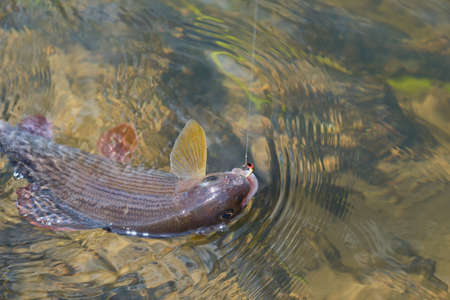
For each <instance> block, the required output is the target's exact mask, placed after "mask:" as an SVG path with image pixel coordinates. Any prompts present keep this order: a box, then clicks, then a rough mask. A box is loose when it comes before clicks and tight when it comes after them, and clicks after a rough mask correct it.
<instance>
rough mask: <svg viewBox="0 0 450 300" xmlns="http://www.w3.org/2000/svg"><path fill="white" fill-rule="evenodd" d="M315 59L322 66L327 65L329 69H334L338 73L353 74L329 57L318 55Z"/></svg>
mask: <svg viewBox="0 0 450 300" xmlns="http://www.w3.org/2000/svg"><path fill="white" fill-rule="evenodd" d="M314 58H315V59H316V60H317V61H318V62H319V63H321V64H323V65H326V66H327V67H330V68H332V69H335V70H337V71H340V72H342V73H345V74H351V73H352V72H351V71H350V70H348V69H346V68H345V67H344V66H342V65H341V64H339V63H338V62H336V61H334V60H331V59H330V58H329V57H326V56H320V55H316V56H314Z"/></svg>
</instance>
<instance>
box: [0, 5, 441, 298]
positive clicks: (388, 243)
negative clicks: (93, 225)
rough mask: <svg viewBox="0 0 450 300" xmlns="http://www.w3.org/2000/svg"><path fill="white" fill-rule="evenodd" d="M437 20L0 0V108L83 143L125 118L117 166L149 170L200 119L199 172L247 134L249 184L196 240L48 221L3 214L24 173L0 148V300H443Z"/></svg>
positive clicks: (225, 158)
mask: <svg viewBox="0 0 450 300" xmlns="http://www.w3.org/2000/svg"><path fill="white" fill-rule="evenodd" d="M449 14H450V5H449V3H448V1H445V0H430V1H419V0H410V1H404V0H380V1H373V0H364V1H361V0H359V1H353V0H344V1H336V0H322V1H297V0H296V1H281V0H279V1H263V0H258V1H255V0H253V1H212V0H203V1H161V2H158V1H126V0H123V1H112V0H111V1H106V0H105V1H82V0H79V1H60V0H53V1H44V0H15V1H6V0H5V1H1V3H0V70H1V72H0V113H1V119H3V120H7V121H8V122H10V123H12V124H17V123H18V122H20V120H21V119H23V118H24V117H26V116H28V115H35V114H41V115H45V116H46V117H47V118H48V119H49V120H50V121H51V122H52V123H53V125H54V128H55V134H54V136H55V139H56V140H57V141H58V142H59V143H62V144H66V145H70V146H74V147H78V148H81V149H83V150H86V151H90V152H95V151H96V150H95V149H96V143H97V140H98V138H99V136H100V135H101V134H102V133H103V132H105V131H106V130H108V129H109V128H112V127H114V126H116V125H117V124H120V123H122V122H125V121H126V122H130V123H132V124H134V125H135V127H136V130H137V132H138V136H139V137H138V147H137V151H136V153H135V154H134V158H133V161H132V163H133V164H136V165H140V164H143V165H145V166H148V167H152V168H163V169H167V168H168V157H169V153H170V150H171V147H172V145H173V141H174V140H175V138H176V136H177V134H178V133H179V131H180V130H181V129H182V127H183V125H184V123H185V122H186V121H187V120H189V119H191V118H192V119H196V120H197V121H199V122H200V123H201V124H202V125H203V127H204V128H205V130H206V133H207V138H208V145H209V154H208V171H209V172H213V171H224V170H231V169H232V168H234V167H238V166H240V165H241V164H242V163H243V160H244V155H245V148H246V147H245V146H246V133H247V132H248V140H249V147H248V148H249V160H251V161H253V162H254V163H255V166H256V174H257V176H258V178H259V179H260V191H259V193H258V194H257V195H256V197H255V199H254V201H253V203H252V205H251V207H250V208H249V209H248V210H247V211H246V214H245V216H243V217H242V218H241V219H240V220H239V221H238V222H237V223H236V224H234V225H233V226H231V228H230V229H229V231H228V232H225V233H217V234H214V235H212V236H208V237H199V236H189V237H184V238H176V239H139V238H132V237H126V236H119V235H115V234H111V233H107V232H104V231H101V230H93V231H85V232H70V233H67V232H52V231H49V230H46V229H40V228H37V227H34V226H32V225H30V224H28V223H27V222H26V221H25V220H23V219H22V218H21V217H20V216H19V215H18V212H17V209H16V205H15V200H16V193H15V190H16V189H17V188H18V187H20V186H24V185H25V184H26V183H25V182H24V181H20V180H16V179H14V178H13V176H12V174H13V171H12V169H11V168H10V167H9V166H8V164H7V160H6V159H2V160H1V161H0V163H1V166H2V168H1V170H0V184H1V186H2V192H1V201H2V203H3V204H2V205H1V207H0V210H1V214H0V282H1V289H0V292H1V296H0V297H1V298H24V299H26V298H52V299H53V298H54V299H61V298H73V297H79V298H93V299H122V298H127V299H128V298H130V299H214V298H218V299H222V298H226V299H229V298H231V299H233V298H236V299H241V298H243V299H245V298H248V299H274V298H279V299H308V300H309V299H447V298H448V297H449V295H448V284H450V252H449V251H448V249H449V248H450V218H449V211H450V203H449V202H448V199H449V197H448V195H450V184H449V181H450V151H449V150H450V147H449V146H450V124H449V117H448V116H449V115H450V106H449V103H450V101H449V98H450V96H449V95H450V82H449V74H450V72H449V71H450V70H449V69H450V65H449V62H450V60H449V54H450V53H449V50H448V49H450V47H449V39H448V36H449V33H450V24H449V19H448V16H449ZM249 104H250V105H249ZM446 195H447V196H446Z"/></svg>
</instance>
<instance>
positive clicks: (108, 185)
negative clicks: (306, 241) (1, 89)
mask: <svg viewBox="0 0 450 300" xmlns="http://www.w3.org/2000/svg"><path fill="white" fill-rule="evenodd" d="M0 152H1V153H3V154H5V155H6V156H8V158H9V159H10V161H11V162H12V164H13V165H15V168H16V170H18V173H20V174H22V175H23V176H24V177H25V178H26V179H28V180H29V181H30V183H31V184H30V185H29V186H28V187H27V188H22V189H21V190H19V191H18V195H19V197H18V208H19V212H20V214H21V215H23V216H24V217H25V218H27V219H28V220H29V221H30V222H31V223H33V224H35V225H38V226H41V227H49V228H52V229H59V230H80V229H91V228H105V229H107V230H109V231H113V232H117V233H121V234H129V235H138V236H154V237H166V236H175V235H180V234H185V233H191V232H199V231H204V230H209V229H211V228H212V229H214V228H219V227H220V226H223V225H224V224H226V223H228V222H229V221H230V220H231V219H232V218H233V217H234V216H235V215H237V214H239V212H240V211H241V210H242V208H243V206H245V204H246V203H247V202H248V200H249V198H251V197H252V196H253V194H254V193H255V192H256V188H257V180H256V177H254V175H253V174H251V175H248V174H246V173H245V171H244V170H241V169H234V171H233V172H224V173H216V174H209V175H208V176H206V174H205V170H206V139H205V136H204V132H203V129H202V128H201V127H200V125H198V123H197V122H195V121H190V122H188V124H187V125H186V127H185V129H184V130H183V132H182V133H181V134H180V136H179V137H178V139H177V141H176V142H175V146H174V149H173V151H172V154H171V172H163V171H158V170H151V169H143V168H133V167H131V166H129V165H124V164H121V163H117V162H114V161H112V160H110V159H108V158H106V157H103V156H99V155H94V154H89V153H86V152H83V151H81V150H79V149H76V148H71V147H68V146H64V145H59V144H56V143H55V142H53V141H51V140H49V139H48V138H45V137H41V136H37V135H35V134H33V133H30V132H28V131H26V130H22V129H20V128H17V127H13V126H11V125H9V124H8V123H5V122H3V121H0Z"/></svg>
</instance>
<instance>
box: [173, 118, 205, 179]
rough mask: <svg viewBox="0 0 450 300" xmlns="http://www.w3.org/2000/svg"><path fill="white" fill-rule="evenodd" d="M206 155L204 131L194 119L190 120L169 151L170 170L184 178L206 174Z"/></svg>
mask: <svg viewBox="0 0 450 300" xmlns="http://www.w3.org/2000/svg"><path fill="white" fill-rule="evenodd" d="M206 155H207V145H206V136H205V131H204V130H203V128H202V127H201V126H200V124H198V123H197V122H196V121H194V120H190V121H189V122H187V124H186V126H184V129H183V130H182V131H181V133H180V135H179V136H178V138H177V140H176V141H175V145H174V146H173V149H172V153H170V171H171V172H172V173H173V174H175V175H177V176H179V177H184V178H187V177H194V178H196V177H197V178H198V177H203V176H205V175H206Z"/></svg>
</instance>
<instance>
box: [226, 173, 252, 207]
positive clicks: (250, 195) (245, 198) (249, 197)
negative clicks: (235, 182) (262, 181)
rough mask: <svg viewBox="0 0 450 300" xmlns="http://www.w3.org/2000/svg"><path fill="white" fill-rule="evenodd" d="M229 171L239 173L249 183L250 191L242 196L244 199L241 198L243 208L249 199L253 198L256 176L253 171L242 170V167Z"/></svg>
mask: <svg viewBox="0 0 450 300" xmlns="http://www.w3.org/2000/svg"><path fill="white" fill-rule="evenodd" d="M231 172H232V173H234V174H239V175H242V176H244V177H245V178H247V180H248V183H249V184H250V191H249V192H248V194H247V195H246V196H245V197H244V199H242V202H241V208H244V207H246V206H247V205H248V203H249V202H250V200H251V199H252V198H253V196H254V195H255V194H256V192H257V191H258V179H257V178H256V176H255V174H254V173H253V171H249V170H244V169H240V168H234V169H233V170H232V171H231Z"/></svg>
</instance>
